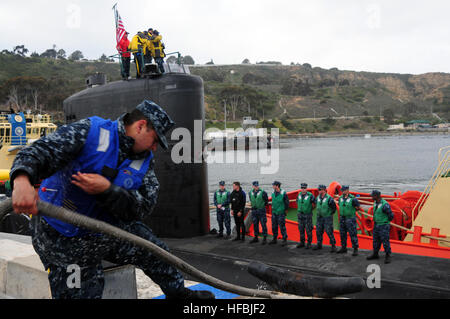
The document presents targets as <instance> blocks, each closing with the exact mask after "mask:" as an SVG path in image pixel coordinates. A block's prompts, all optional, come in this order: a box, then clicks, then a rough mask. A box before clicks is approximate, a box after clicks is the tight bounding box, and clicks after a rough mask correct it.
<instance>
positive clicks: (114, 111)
mask: <svg viewBox="0 0 450 319" xmlns="http://www.w3.org/2000/svg"><path fill="white" fill-rule="evenodd" d="M183 70H184V68H183ZM96 77H97V78H98V75H96ZM100 78H101V77H100ZM92 79H94V80H92ZM86 83H87V84H88V88H87V89H85V90H83V91H81V92H78V93H76V94H74V95H72V96H71V97H69V98H67V99H66V100H65V101H64V113H65V118H66V122H67V123H71V122H75V121H78V120H81V119H84V118H87V117H91V116H99V117H102V118H106V119H111V120H116V119H117V118H118V117H119V116H120V115H122V114H123V113H126V112H129V111H131V110H133V109H134V108H135V107H136V106H137V105H139V104H140V103H142V101H143V100H151V101H153V102H155V103H157V104H158V105H160V106H161V107H162V108H163V109H164V110H165V111H166V112H167V114H169V116H170V117H171V118H172V120H173V121H174V122H175V123H176V125H175V127H174V128H173V129H176V128H180V127H181V128H185V129H187V130H189V132H190V133H191V147H192V150H193V149H194V148H193V145H194V121H195V120H197V121H198V120H201V121H202V133H203V132H204V130H205V110H204V109H205V108H204V89H203V80H202V79H201V78H200V77H198V76H193V75H190V74H188V73H165V74H162V75H156V76H151V77H145V78H142V79H131V80H129V81H118V82H111V83H106V81H103V80H101V81H99V82H96V81H95V77H94V78H90V80H88V81H87V82H86ZM96 83H99V85H95V84H96ZM172 131H173V130H171V131H170V132H169V133H168V134H167V135H166V136H167V140H168V142H169V150H167V151H165V150H163V149H161V147H159V148H158V150H157V151H156V153H155V154H154V155H155V173H156V176H157V178H158V181H159V183H160V189H159V196H158V204H157V205H156V207H155V209H154V210H153V213H152V214H151V215H150V216H149V217H147V219H146V220H145V221H144V222H145V223H146V224H147V225H148V226H149V227H151V228H152V230H153V232H154V233H155V234H156V235H157V236H159V237H165V238H190V237H195V236H202V235H205V234H206V233H208V232H209V198H208V175H207V174H208V172H207V164H206V162H205V161H204V160H203V162H202V163H200V164H198V163H197V164H196V163H195V161H194V156H195V154H194V152H193V151H192V152H191V154H192V155H191V156H192V159H191V163H181V164H175V163H174V162H173V160H172V158H171V149H172V147H173V146H174V145H175V144H176V143H178V142H180V141H178V140H177V141H173V140H172V139H171V134H172ZM184 142H185V141H184Z"/></svg>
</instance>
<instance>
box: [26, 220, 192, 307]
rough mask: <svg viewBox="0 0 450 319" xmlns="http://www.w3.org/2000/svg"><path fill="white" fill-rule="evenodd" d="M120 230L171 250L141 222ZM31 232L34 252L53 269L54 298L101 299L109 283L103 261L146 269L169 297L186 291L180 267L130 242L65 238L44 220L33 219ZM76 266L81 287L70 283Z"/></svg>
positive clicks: (91, 237) (95, 237) (89, 236)
mask: <svg viewBox="0 0 450 319" xmlns="http://www.w3.org/2000/svg"><path fill="white" fill-rule="evenodd" d="M120 228H122V229H123V230H125V231H128V232H130V233H133V234H135V235H137V236H139V237H142V238H145V239H147V240H149V241H151V242H153V243H154V244H156V245H158V246H159V247H161V248H163V249H165V250H168V248H167V246H166V245H165V244H164V243H163V242H161V241H160V240H159V239H158V238H157V237H156V236H155V235H153V233H152V231H151V229H150V228H148V227H147V226H146V225H144V224H142V223H140V222H131V223H127V224H123V225H120ZM31 232H32V242H33V246H34V249H35V250H36V252H37V253H38V255H39V257H40V258H41V261H42V263H43V264H44V267H45V268H46V269H49V275H48V279H49V283H50V288H51V292H52V297H53V298H54V299H100V298H101V297H102V294H103V287H104V282H105V280H104V273H103V268H102V260H106V261H109V262H111V263H114V264H117V265H127V264H129V265H134V266H136V267H137V268H140V269H142V270H143V271H144V273H145V274H146V275H147V276H149V277H150V278H151V279H152V280H153V281H154V282H155V283H157V284H158V285H159V286H160V287H161V289H162V291H163V292H164V293H165V294H166V295H170V296H176V295H177V294H178V293H180V292H181V291H182V290H183V289H184V278H183V276H182V275H181V273H180V272H179V271H178V270H177V269H176V268H174V267H172V266H170V265H168V264H166V263H165V262H163V261H161V260H159V259H158V258H156V257H154V256H153V255H152V254H150V253H149V252H148V251H147V250H145V249H143V248H140V247H136V246H134V245H132V244H130V243H128V242H124V241H120V240H118V239H115V238H111V237H108V236H104V235H97V234H87V235H85V236H83V237H73V238H69V237H64V236H62V235H61V234H60V233H58V232H57V231H56V230H55V229H53V228H52V227H51V226H49V225H48V224H47V223H46V222H45V221H44V219H42V218H40V217H33V218H32V220H31ZM74 265H76V266H77V267H79V269H80V279H81V280H80V285H79V288H71V287H72V286H70V287H69V284H68V283H69V282H70V279H71V278H70V277H71V275H72V273H73V270H71V271H69V269H71V267H73V266H74ZM69 266H70V267H69Z"/></svg>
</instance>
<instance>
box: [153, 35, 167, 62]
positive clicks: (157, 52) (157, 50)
mask: <svg viewBox="0 0 450 319" xmlns="http://www.w3.org/2000/svg"><path fill="white" fill-rule="evenodd" d="M161 41H162V36H160V35H158V36H153V37H152V38H151V40H150V42H151V43H152V57H154V58H164V57H165V56H166V55H165V53H164V47H163V45H162V42H161Z"/></svg>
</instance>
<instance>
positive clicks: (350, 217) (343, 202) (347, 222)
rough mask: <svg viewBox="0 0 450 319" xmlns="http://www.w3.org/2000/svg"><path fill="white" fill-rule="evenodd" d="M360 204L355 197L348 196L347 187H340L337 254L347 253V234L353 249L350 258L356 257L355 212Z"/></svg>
mask: <svg viewBox="0 0 450 319" xmlns="http://www.w3.org/2000/svg"><path fill="white" fill-rule="evenodd" d="M359 208H360V204H359V201H358V200H357V199H356V198H355V196H353V195H351V194H350V187H349V186H342V196H341V197H340V198H339V212H340V220H339V232H340V237H341V249H340V250H339V251H338V254H345V253H346V252H347V233H349V235H350V239H351V242H352V247H353V254H352V256H358V236H357V235H358V234H357V231H356V211H357V210H359Z"/></svg>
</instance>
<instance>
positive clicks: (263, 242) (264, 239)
mask: <svg viewBox="0 0 450 319" xmlns="http://www.w3.org/2000/svg"><path fill="white" fill-rule="evenodd" d="M265 244H267V237H266V236H264V238H263V241H262V244H261V245H265Z"/></svg>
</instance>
